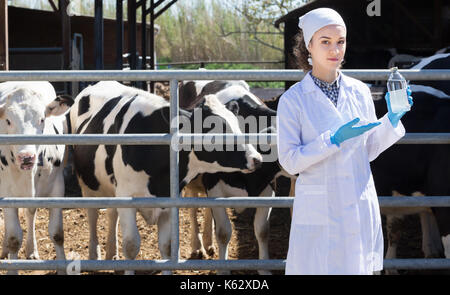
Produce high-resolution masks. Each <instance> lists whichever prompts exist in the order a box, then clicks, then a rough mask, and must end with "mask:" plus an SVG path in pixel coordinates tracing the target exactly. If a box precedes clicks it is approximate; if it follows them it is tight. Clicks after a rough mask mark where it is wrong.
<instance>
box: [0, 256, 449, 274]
mask: <svg viewBox="0 0 450 295" xmlns="http://www.w3.org/2000/svg"><path fill="white" fill-rule="evenodd" d="M75 264H78V265H79V270H80V271H98V270H138V271H139V270H141V271H142V270H190V269H198V270H210V269H217V270H284V269H285V267H286V260H283V259H270V260H262V259H261V260H256V259H239V260H179V261H178V262H173V261H170V260H0V270H21V269H28V270H67V269H68V267H69V268H70V267H73V266H74V265H75ZM383 268H384V269H385V270H386V269H405V270H412V269H417V270H419V269H435V270H445V269H450V259H443V258H441V259H439V258H432V259H429V258H411V259H385V260H384V261H383Z"/></svg>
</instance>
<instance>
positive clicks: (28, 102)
mask: <svg viewBox="0 0 450 295" xmlns="http://www.w3.org/2000/svg"><path fill="white" fill-rule="evenodd" d="M41 95H42V94H41V93H37V92H35V91H33V90H31V89H28V88H17V89H14V90H13V91H12V92H10V93H7V94H5V96H6V97H2V98H1V99H0V101H1V103H0V133H1V134H21V135H38V134H43V131H44V127H45V122H46V118H48V117H50V116H59V115H62V114H64V113H65V112H66V111H67V110H68V109H69V107H70V106H71V105H72V103H73V100H72V99H71V98H69V97H66V96H64V97H62V96H59V97H56V99H54V100H53V101H52V102H50V103H49V104H47V105H44V104H42V101H43V100H42V98H41V97H40V96H41ZM37 147H38V146H37V145H12V146H11V156H12V157H13V159H14V162H15V163H16V164H17V165H18V166H19V168H20V169H22V170H31V169H32V168H33V167H34V165H35V163H36V158H37V155H36V154H37Z"/></svg>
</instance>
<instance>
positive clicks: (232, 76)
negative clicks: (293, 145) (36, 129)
mask: <svg viewBox="0 0 450 295" xmlns="http://www.w3.org/2000/svg"><path fill="white" fill-rule="evenodd" d="M342 72H343V73H344V74H346V75H348V76H350V77H353V78H356V79H359V80H363V81H367V80H370V81H372V80H387V79H388V77H389V74H390V71H389V70H342ZM400 73H401V74H402V75H403V76H404V77H405V78H406V79H408V80H450V70H400ZM304 75H305V73H304V72H303V71H301V70H205V71H198V70H130V71H120V70H89V71H58V70H54V71H7V72H0V82H1V81H53V82H62V81H106V80H115V81H150V80H152V81H170V80H172V79H177V80H179V81H180V80H246V81H300V80H301V79H302V78H303V77H304Z"/></svg>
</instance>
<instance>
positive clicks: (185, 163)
mask: <svg viewBox="0 0 450 295" xmlns="http://www.w3.org/2000/svg"><path fill="white" fill-rule="evenodd" d="M169 113H170V112H169V103H168V102H167V101H166V100H164V99H163V98H162V97H159V96H156V95H154V94H150V93H148V92H145V91H142V90H139V89H135V88H131V87H126V86H124V85H122V84H120V83H118V82H99V83H97V84H95V85H94V86H90V87H88V88H86V89H84V90H83V91H82V92H81V93H80V94H79V95H78V96H77V98H76V100H75V105H74V106H73V107H72V109H71V111H70V120H71V125H72V133H78V134H91V133H95V134H127V133H140V134H141V133H169V130H170V122H169ZM179 118H180V125H182V127H180V130H182V131H184V132H186V131H187V132H192V133H208V132H212V131H213V128H212V125H214V124H215V128H217V127H222V128H221V129H222V130H223V132H233V133H237V134H239V133H241V131H240V129H239V124H238V121H237V118H236V116H235V115H234V114H233V113H232V112H231V111H229V110H227V109H226V108H225V106H224V105H223V104H221V103H220V102H219V101H218V100H217V98H216V97H215V96H213V95H207V96H205V97H204V98H203V100H202V102H201V103H200V104H199V105H198V106H197V107H195V108H193V109H192V110H190V111H185V110H181V111H180V117H179ZM206 121H208V122H210V123H211V122H214V123H213V124H209V125H208V124H204V122H206ZM198 122H200V123H201V124H200V126H197V125H196V124H197V123H198ZM216 132H217V131H215V132H214V133H216ZM226 150H227V149H225V148H223V149H222V150H221V151H220V149H216V150H210V149H204V148H200V149H198V148H197V147H196V146H195V147H194V146H191V147H189V148H188V149H187V150H186V149H182V150H181V151H180V153H179V163H180V164H179V177H180V190H181V189H183V187H184V186H185V185H186V184H187V183H189V182H190V181H191V180H192V179H194V178H195V177H196V176H197V175H198V174H200V173H206V172H211V173H215V172H222V171H227V172H233V171H241V170H244V171H247V172H249V171H252V170H254V169H255V168H257V167H258V166H259V165H260V164H261V161H262V157H261V155H260V154H259V153H258V152H257V151H256V149H255V148H253V146H251V145H248V144H247V145H239V146H235V148H234V149H233V151H226ZM74 165H75V170H76V173H77V177H78V180H79V183H80V186H81V190H82V195H83V196H89V197H101V196H131V197H151V196H157V197H169V195H170V191H169V187H170V186H169V183H170V182H169V175H170V173H169V172H170V171H169V146H166V145H165V146H159V145H148V146H142V145H140V146H135V145H117V146H111V145H106V146H105V145H98V146H74ZM137 211H139V212H140V213H141V215H142V216H143V217H144V219H145V220H146V222H147V223H149V224H155V223H157V224H158V243H159V249H160V252H161V256H162V258H163V259H168V258H170V231H171V230H170V218H169V217H170V210H169V209H168V208H140V209H130V208H123V209H122V208H121V209H117V210H114V209H109V210H108V221H109V231H108V240H107V248H106V259H112V258H113V257H114V256H117V239H116V226H117V217H118V216H119V217H120V226H121V230H122V236H123V252H124V255H125V257H126V259H135V257H136V255H137V254H138V251H139V247H140V236H139V232H138V229H137V226H136V212H137ZM97 218H98V213H97V210H96V209H89V210H88V219H89V229H90V243H89V257H90V259H98V258H99V257H100V251H99V246H98V239H97V234H96V223H97ZM126 273H132V272H126Z"/></svg>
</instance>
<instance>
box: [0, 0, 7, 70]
mask: <svg viewBox="0 0 450 295" xmlns="http://www.w3.org/2000/svg"><path fill="white" fill-rule="evenodd" d="M8 51H9V46H8V1H7V0H0V71H8V70H9V53H8Z"/></svg>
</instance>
